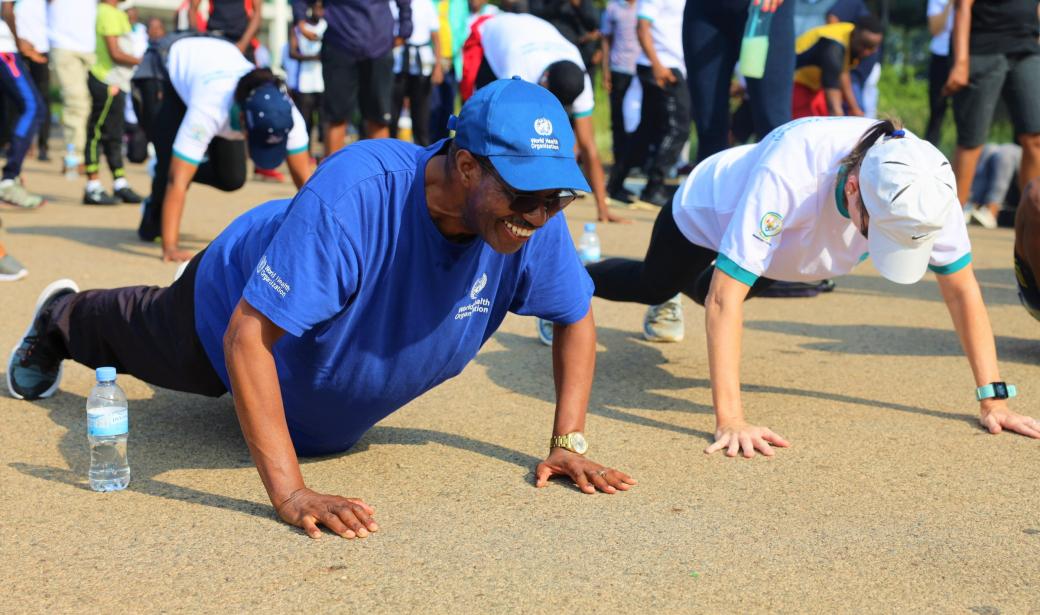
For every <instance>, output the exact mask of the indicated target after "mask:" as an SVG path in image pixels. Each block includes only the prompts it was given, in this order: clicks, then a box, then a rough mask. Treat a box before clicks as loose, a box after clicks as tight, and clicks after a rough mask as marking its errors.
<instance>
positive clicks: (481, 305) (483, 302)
mask: <svg viewBox="0 0 1040 615" xmlns="http://www.w3.org/2000/svg"><path fill="white" fill-rule="evenodd" d="M487 281H488V277H487V274H486V273H482V274H480V277H479V278H477V279H476V281H474V282H473V286H472V287H471V288H470V290H469V298H470V300H471V301H472V303H470V304H468V305H464V306H462V307H460V308H459V311H458V312H456V313H455V320H464V319H466V318H469V317H470V316H472V315H474V314H487V313H488V312H490V311H491V302H490V301H488V300H487V299H485V298H483V297H481V296H480V293H481V292H483V290H484V287H485V286H487Z"/></svg>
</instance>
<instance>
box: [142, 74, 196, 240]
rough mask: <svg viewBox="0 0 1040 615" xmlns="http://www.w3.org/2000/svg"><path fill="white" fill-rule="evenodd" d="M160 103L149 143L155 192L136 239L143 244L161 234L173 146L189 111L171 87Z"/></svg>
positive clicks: (164, 88) (147, 200) (167, 88)
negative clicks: (152, 160) (152, 156)
mask: <svg viewBox="0 0 1040 615" xmlns="http://www.w3.org/2000/svg"><path fill="white" fill-rule="evenodd" d="M162 92H163V93H162V97H161V102H160V103H159V107H158V109H157V110H156V112H155V116H154V118H153V119H152V120H151V121H150V122H149V124H150V126H151V131H150V134H149V135H148V139H149V140H150V141H151V142H152V145H154V146H155V175H153V176H152V192H151V194H150V195H149V196H148V198H147V199H145V201H144V203H145V205H144V211H143V212H142V215H141V225H140V226H139V227H138V228H137V236H138V237H140V238H141V240H142V241H147V242H152V241H155V240H156V239H157V238H158V237H159V235H160V233H161V232H162V207H163V199H165V198H166V184H167V182H168V181H169V177H170V160H171V159H172V158H173V142H174V140H175V139H176V138H177V130H179V129H180V126H181V121H182V120H183V119H184V114H185V113H187V111H188V108H187V107H186V106H185V105H184V101H183V100H181V97H180V96H179V95H178V94H177V90H175V89H173V86H172V85H171V84H170V83H166V84H165V85H164V87H163V91H162Z"/></svg>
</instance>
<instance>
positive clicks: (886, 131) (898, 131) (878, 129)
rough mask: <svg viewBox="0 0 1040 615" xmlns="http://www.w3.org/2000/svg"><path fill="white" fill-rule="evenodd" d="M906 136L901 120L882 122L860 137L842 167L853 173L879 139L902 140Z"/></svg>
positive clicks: (842, 161) (844, 159) (842, 162)
mask: <svg viewBox="0 0 1040 615" xmlns="http://www.w3.org/2000/svg"><path fill="white" fill-rule="evenodd" d="M904 136H906V133H905V132H904V131H903V123H902V122H900V121H899V120H895V119H893V120H880V121H878V122H877V123H876V124H874V125H873V126H871V127H870V129H868V130H867V132H865V133H863V136H862V137H860V139H859V142H858V143H856V147H854V148H852V152H851V153H850V154H849V155H848V156H845V157H844V158H842V159H841V165H842V166H843V167H844V168H846V169H848V170H849V171H851V170H852V169H855V168H856V167H858V166H859V164H860V163H861V162H863V158H864V157H865V156H866V155H867V150H869V149H870V148H871V146H873V145H874V144H875V143H877V141H878V139H880V138H881V137H885V139H886V140H888V139H901V138H903V137H904Z"/></svg>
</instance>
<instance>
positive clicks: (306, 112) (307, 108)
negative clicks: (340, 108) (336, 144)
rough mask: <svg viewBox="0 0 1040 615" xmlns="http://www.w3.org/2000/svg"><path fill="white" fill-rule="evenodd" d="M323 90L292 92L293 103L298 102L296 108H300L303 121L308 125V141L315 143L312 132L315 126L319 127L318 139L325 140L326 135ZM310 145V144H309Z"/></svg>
mask: <svg viewBox="0 0 1040 615" xmlns="http://www.w3.org/2000/svg"><path fill="white" fill-rule="evenodd" d="M321 97H322V93H321V92H308V93H306V94H305V93H303V92H297V91H293V92H292V99H293V103H295V104H296V108H297V109H299V110H300V115H302V116H303V123H304V124H305V125H306V126H307V139H308V143H314V142H315V139H313V138H311V132H312V131H313V130H314V127H315V126H317V127H318V138H317V141H324V140H325V135H324V134H323V133H324V130H323V127H322V124H323V123H324V118H323V116H322V113H321ZM308 147H309V146H308Z"/></svg>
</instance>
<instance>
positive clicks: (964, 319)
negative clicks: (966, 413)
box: [937, 264, 1040, 438]
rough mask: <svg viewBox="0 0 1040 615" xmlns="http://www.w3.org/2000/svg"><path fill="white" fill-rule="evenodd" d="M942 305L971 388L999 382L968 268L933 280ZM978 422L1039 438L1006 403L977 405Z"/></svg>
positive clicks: (1026, 419)
mask: <svg viewBox="0 0 1040 615" xmlns="http://www.w3.org/2000/svg"><path fill="white" fill-rule="evenodd" d="M937 280H938V282H939V290H940V292H942V296H943V301H945V302H946V308H947V309H948V310H949V311H950V317H951V318H952V319H953V327H954V329H956V330H957V336H958V337H959V338H960V341H961V346H962V347H963V348H964V354H965V356H967V357H968V363H969V364H970V365H971V372H972V374H973V375H974V376H975V386H983V385H986V384H989V383H991V382H999V381H1000V380H1001V378H1000V370H999V368H998V367H997V346H996V343H995V342H994V340H993V329H992V327H991V326H990V322H989V314H988V313H987V312H986V306H985V304H984V303H983V302H982V291H980V290H979V284H978V282H977V281H976V279H975V273H974V270H973V268H972V266H971V265H970V264H969V265H968V266H967V267H965V268H964V269H961V270H960V271H957V272H956V273H951V274H949V275H940V276H937ZM979 410H980V418H979V420H980V422H981V423H982V424H983V426H985V427H986V428H987V429H989V430H990V431H991V432H993V433H999V432H1000V431H1001V430H1002V429H1010V430H1012V431H1016V432H1018V433H1020V434H1023V435H1026V436H1030V437H1033V438H1040V425H1038V424H1037V423H1036V421H1034V420H1033V419H1031V418H1029V417H1024V416H1021V415H1019V414H1017V413H1015V412H1012V411H1011V410H1010V409H1009V408H1008V404H1007V400H1003V399H985V400H983V401H982V402H980V409H979Z"/></svg>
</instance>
